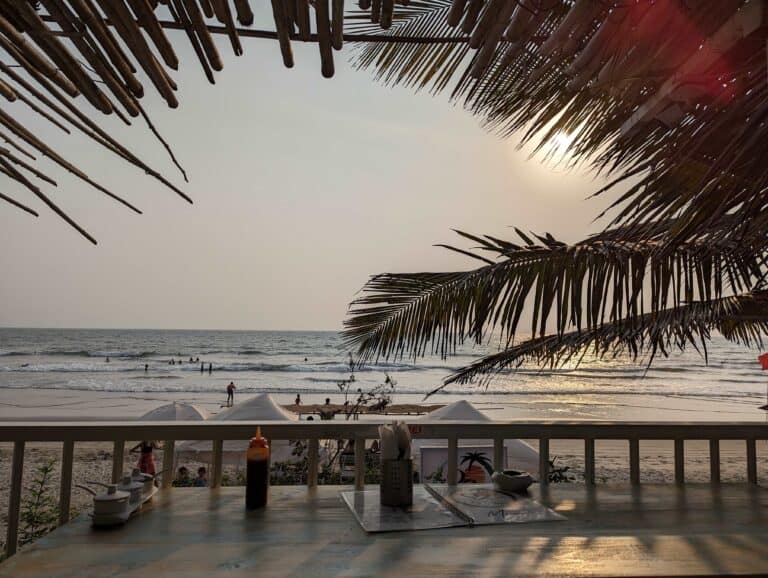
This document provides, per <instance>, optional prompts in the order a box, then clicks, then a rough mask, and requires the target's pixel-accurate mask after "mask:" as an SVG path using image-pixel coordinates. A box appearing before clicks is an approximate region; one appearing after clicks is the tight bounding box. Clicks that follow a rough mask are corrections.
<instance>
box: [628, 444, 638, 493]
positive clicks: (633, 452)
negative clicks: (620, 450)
mask: <svg viewBox="0 0 768 578" xmlns="http://www.w3.org/2000/svg"><path fill="white" fill-rule="evenodd" d="M629 481H630V483H632V484H633V485H635V486H638V485H640V440H639V439H637V438H632V439H631V440H629Z"/></svg>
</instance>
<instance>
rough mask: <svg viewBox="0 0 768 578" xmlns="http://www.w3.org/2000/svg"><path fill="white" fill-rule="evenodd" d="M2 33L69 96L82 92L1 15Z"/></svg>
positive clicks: (0, 29)
mask: <svg viewBox="0 0 768 578" xmlns="http://www.w3.org/2000/svg"><path fill="white" fill-rule="evenodd" d="M0 35H2V36H4V37H5V38H7V39H8V42H10V43H11V44H12V45H13V46H14V47H15V48H16V50H17V51H18V52H20V53H21V54H23V55H24V57H25V58H26V59H27V60H28V61H29V63H30V64H31V65H32V66H34V67H35V68H36V69H38V70H39V71H40V72H42V73H43V74H45V75H46V76H47V77H48V78H50V79H51V81H52V82H54V83H56V85H57V86H58V87H59V88H61V89H62V90H63V91H64V92H66V93H67V94H68V95H69V96H71V97H75V96H77V95H79V94H80V91H79V90H78V89H77V87H76V86H75V85H74V84H72V82H71V81H70V80H69V79H68V78H67V77H66V76H64V75H63V74H61V73H60V72H59V71H58V70H57V69H56V67H55V66H54V65H53V64H52V63H51V62H50V61H49V60H48V59H47V58H46V56H45V55H44V54H43V53H42V52H40V51H39V50H37V48H35V47H33V46H31V45H30V44H29V43H28V42H27V41H26V40H25V39H24V37H23V36H22V35H21V34H20V33H19V32H18V31H17V30H16V28H14V27H13V26H12V25H11V23H10V22H8V20H6V19H5V18H3V16H2V15H0Z"/></svg>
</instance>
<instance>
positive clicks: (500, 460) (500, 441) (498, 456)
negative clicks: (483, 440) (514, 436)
mask: <svg viewBox="0 0 768 578" xmlns="http://www.w3.org/2000/svg"><path fill="white" fill-rule="evenodd" d="M493 470H494V471H496V472H501V471H503V470H504V438H500V437H495V438H493Z"/></svg>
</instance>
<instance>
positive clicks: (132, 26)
mask: <svg viewBox="0 0 768 578" xmlns="http://www.w3.org/2000/svg"><path fill="white" fill-rule="evenodd" d="M97 2H98V4H99V6H101V9H102V10H103V11H104V13H105V14H106V15H107V17H108V18H109V19H110V20H111V21H112V24H113V25H114V27H115V30H116V31H117V33H118V35H119V36H120V37H121V38H122V39H123V41H124V42H125V44H126V46H128V48H129V50H131V52H133V53H134V54H135V55H136V59H137V60H138V62H139V64H140V65H141V67H142V68H143V69H144V72H146V73H147V76H149V79H150V80H151V81H152V84H154V86H155V88H156V89H157V91H158V92H159V93H160V95H161V96H162V97H163V98H164V99H165V101H166V102H167V103H168V106H170V107H171V108H177V107H178V106H179V101H178V100H176V96H175V95H174V94H173V90H174V89H173V86H172V85H171V83H170V82H169V79H168V77H167V74H166V73H165V71H164V70H163V68H162V66H160V63H159V62H158V61H157V59H156V58H155V56H154V55H153V54H152V52H151V51H150V50H149V46H148V45H147V43H146V41H145V40H144V37H143V36H142V34H141V32H140V31H139V29H138V27H137V26H136V23H135V22H134V21H133V19H132V18H131V15H130V14H129V13H128V9H127V8H126V6H125V5H124V4H123V3H122V2H112V1H110V0H97Z"/></svg>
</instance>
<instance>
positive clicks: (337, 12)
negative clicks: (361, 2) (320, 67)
mask: <svg viewBox="0 0 768 578" xmlns="http://www.w3.org/2000/svg"><path fill="white" fill-rule="evenodd" d="M331 46H333V49H334V50H341V49H342V47H343V46H344V0H332V3H331Z"/></svg>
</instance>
